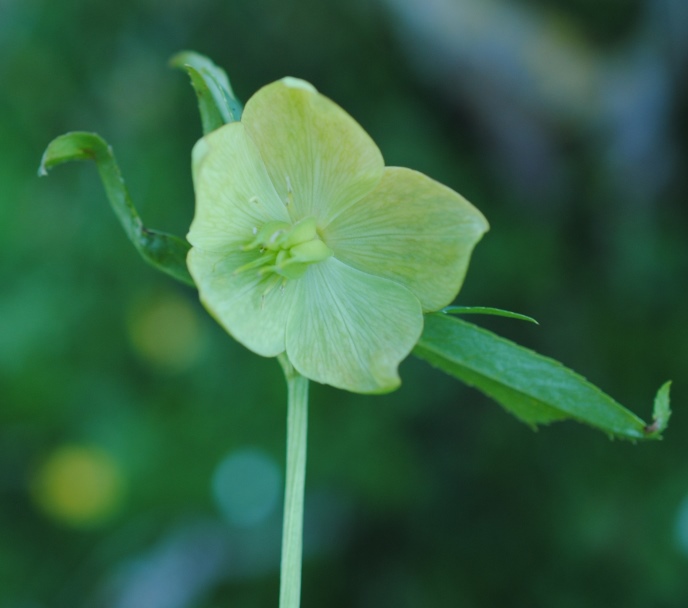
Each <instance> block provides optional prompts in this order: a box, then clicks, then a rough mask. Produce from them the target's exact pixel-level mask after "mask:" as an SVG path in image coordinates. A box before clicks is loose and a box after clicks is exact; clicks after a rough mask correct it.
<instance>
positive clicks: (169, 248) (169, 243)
mask: <svg viewBox="0 0 688 608" xmlns="http://www.w3.org/2000/svg"><path fill="white" fill-rule="evenodd" d="M72 160H90V161H93V162H94V163H95V164H96V166H97V167H98V173H99V174H100V179H101V181H102V183H103V187H104V188H105V194H106V195H107V198H108V200H109V201H110V205H111V206H112V209H113V210H114V212H115V214H116V215H117V218H118V219H119V221H120V224H121V225H122V228H124V232H125V233H126V235H127V237H129V240H130V241H131V242H132V243H133V245H134V247H136V249H137V250H138V252H139V253H140V254H141V256H142V257H143V259H144V260H146V261H147V262H148V263H150V264H152V265H153V266H155V267H156V268H157V269H158V270H161V271H162V272H165V273H166V274H168V275H170V276H172V277H174V278H175V279H177V280H179V281H182V282H183V283H186V284H188V285H194V282H193V279H192V278H191V275H190V274H189V271H188V269H187V268H186V254H187V252H188V251H189V249H190V245H189V244H188V243H187V242H186V240H185V239H182V238H180V237H178V236H174V235H171V234H166V233H164V232H158V231H156V230H150V229H148V228H146V227H145V226H144V225H143V222H142V221H141V218H140V217H139V214H138V212H137V211H136V207H134V203H133V202H132V200H131V197H130V196H129V192H128V190H127V187H126V186H125V185H124V180H123V179H122V173H121V171H120V169H119V166H118V164H117V161H116V160H115V156H114V154H113V153H112V149H111V148H110V146H108V145H107V143H106V142H105V140H104V139H103V138H102V137H100V136H99V135H97V134H96V133H83V132H73V133H66V134H64V135H60V136H59V137H57V138H55V139H54V140H53V141H51V142H50V144H48V147H47V148H46V150H45V152H44V153H43V158H42V160H41V166H40V168H39V170H38V174H39V175H47V174H48V169H51V168H52V167H54V166H56V165H59V164H62V163H65V162H68V161H72Z"/></svg>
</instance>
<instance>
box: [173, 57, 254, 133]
mask: <svg viewBox="0 0 688 608" xmlns="http://www.w3.org/2000/svg"><path fill="white" fill-rule="evenodd" d="M170 65H171V66H172V67H175V68H181V69H183V70H185V71H186V73H187V74H188V75H189V78H191V85H192V86H193V88H194V90H195V91H196V97H197V99H198V109H199V111H200V113H201V123H202V125H203V134H204V135H206V134H208V133H210V132H211V131H214V130H215V129H218V128H220V127H221V126H222V125H224V124H227V123H229V122H234V121H237V120H240V119H241V113H242V107H241V104H240V103H239V101H238V100H237V98H236V97H235V96H234V92H233V91H232V86H231V85H230V84H229V78H227V74H226V73H225V71H224V70H223V69H222V68H219V67H218V66H216V65H215V64H214V63H213V62H212V61H211V60H210V59H208V58H207V57H204V56H203V55H199V54H198V53H194V52H192V51H183V52H181V53H178V54H176V55H175V56H174V57H172V59H170Z"/></svg>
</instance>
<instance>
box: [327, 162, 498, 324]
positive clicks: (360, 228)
mask: <svg viewBox="0 0 688 608" xmlns="http://www.w3.org/2000/svg"><path fill="white" fill-rule="evenodd" d="M487 229H488V224H487V220H485V218H484V217H483V215H482V214H481V213H480V211H478V210H477V209H476V208H475V207H473V205H471V204H470V203H469V202H468V201H467V200H466V199H464V198H463V197H462V196H461V195H460V194H457V193H456V192H454V191H453V190H451V189H449V188H447V187H446V186H443V185H442V184H440V183H438V182H436V181H434V180H432V179H430V178H429V177H427V176H425V175H423V174H422V173H418V172H417V171H412V170H411V169H402V168H397V167H388V168H387V169H385V173H384V176H383V178H382V181H381V182H380V183H379V184H378V186H377V187H376V188H375V190H373V191H372V192H371V193H370V194H368V195H367V196H366V197H364V198H363V199H361V200H359V201H358V202H357V203H356V204H355V205H353V206H352V207H350V208H349V209H348V210H347V212H346V213H342V214H340V215H339V216H337V217H336V218H334V220H333V221H332V223H331V224H330V225H329V226H326V227H325V228H324V229H322V236H323V239H324V241H325V243H326V244H327V245H328V247H330V248H331V249H332V250H333V251H334V255H335V257H336V258H337V259H339V260H341V261H342V262H344V263H346V264H348V265H350V266H352V267H354V268H357V269H359V270H362V271H363V272H367V273H370V274H373V275H376V276H379V277H385V278H388V279H392V280H394V281H397V282H399V283H401V284H402V285H404V286H405V287H407V288H408V289H410V290H411V291H412V292H413V293H414V294H415V295H416V297H417V298H418V299H419V300H420V301H421V304H422V306H423V310H425V311H428V310H438V309H440V308H442V307H443V306H446V305H447V304H449V303H450V302H451V301H452V300H453V299H454V298H455V297H456V294H457V293H458V292H459V289H460V288H461V284H462V283H463V279H464V276H465V274H466V269H467V268H468V262H469V260H470V255H471V251H472V250H473V247H474V246H475V245H476V243H477V242H478V241H479V240H480V237H481V236H482V235H483V234H484V233H485V232H486V231H487Z"/></svg>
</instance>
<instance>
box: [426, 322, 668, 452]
mask: <svg viewBox="0 0 688 608" xmlns="http://www.w3.org/2000/svg"><path fill="white" fill-rule="evenodd" d="M413 352H414V354H415V355H417V356H418V357H420V358H421V359H425V360H426V361H428V362H429V363H431V364H432V365H434V366H435V367H438V368H440V369H442V370H443V371H445V372H447V373H449V374H450V375H452V376H454V377H456V378H458V379H459V380H461V381H463V382H465V383H466V384H468V385H470V386H474V387H475V388H477V389H479V390H480V391H482V392H483V393H485V394H486V395H488V396H490V397H492V398H493V399H495V400H496V401H497V402H499V403H500V404H501V405H502V406H503V407H504V408H505V409H507V410H508V411H510V412H511V413H512V414H514V415H515V416H517V417H518V418H520V419H521V420H522V421H524V422H526V423H528V424H530V425H537V424H546V423H549V422H553V421H555V420H565V419H567V418H570V419H573V420H577V421H578V422H583V423H586V424H589V425H591V426H593V427H596V428H598V429H600V430H601V431H604V432H605V433H608V434H609V435H612V436H615V437H620V438H625V439H632V440H635V439H657V438H658V437H659V433H660V432H661V430H663V428H664V427H661V429H660V426H659V425H658V426H657V428H653V427H651V426H650V427H648V426H647V425H646V424H645V423H644V422H643V421H642V420H641V419H640V418H638V417H637V416H636V415H635V414H633V413H632V412H630V411H629V410H627V409H626V408H624V407H623V406H622V405H620V404H619V403H617V402H616V401H615V400H614V399H612V398H611V397H609V396H608V395H606V394H605V393H603V392H602V391H601V390H600V389H598V388H597V387H596V386H594V385H593V384H591V383H590V382H588V381H587V380H586V379H585V378H583V377H582V376H580V375H579V374H577V373H575V372H574V371H572V370H570V369H568V368H566V367H564V366H563V365H562V364H561V363H559V362H558V361H555V360H554V359H550V358H548V357H544V356H542V355H539V354H537V353H535V352H533V351H531V350H528V349H526V348H523V347H522V346H519V345H518V344H515V343H514V342H511V341H509V340H506V339H504V338H501V337H500V336H497V335H496V334H493V333H492V332H489V331H487V330H485V329H482V328H480V327H477V326H476V325H473V324H471V323H467V322H465V321H462V320H460V319H456V318H453V317H448V316H446V315H443V314H441V313H435V314H430V315H426V318H425V329H424V331H423V335H422V336H421V339H420V341H419V342H418V345H417V346H416V348H415V349H414V351H413ZM663 391H664V392H663ZM665 393H666V406H665V405H664V403H665V401H664V395H665ZM657 403H659V407H658V408H657V406H656V409H658V410H659V415H660V417H662V418H663V419H664V420H665V421H666V418H667V416H665V415H664V414H665V412H667V411H668V386H667V385H665V387H663V388H662V389H660V394H659V395H658V401H657ZM665 426H666V425H665Z"/></svg>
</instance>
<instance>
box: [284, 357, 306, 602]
mask: <svg viewBox="0 0 688 608" xmlns="http://www.w3.org/2000/svg"><path fill="white" fill-rule="evenodd" d="M279 360H280V363H281V364H282V368H283V369H284V375H285V377H286V380H287V387H288V392H289V410H288V413H287V478H286V484H285V492H284V526H283V529H282V564H281V578H280V601H279V606H280V608H299V605H300V598H301V553H302V545H303V495H304V487H305V483H306V443H307V435H308V379H306V378H304V377H303V376H302V375H301V374H299V373H298V372H297V371H296V370H295V369H294V367H293V366H292V365H291V363H290V362H289V360H288V359H287V358H286V356H284V355H281V356H280V358H279Z"/></svg>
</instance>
